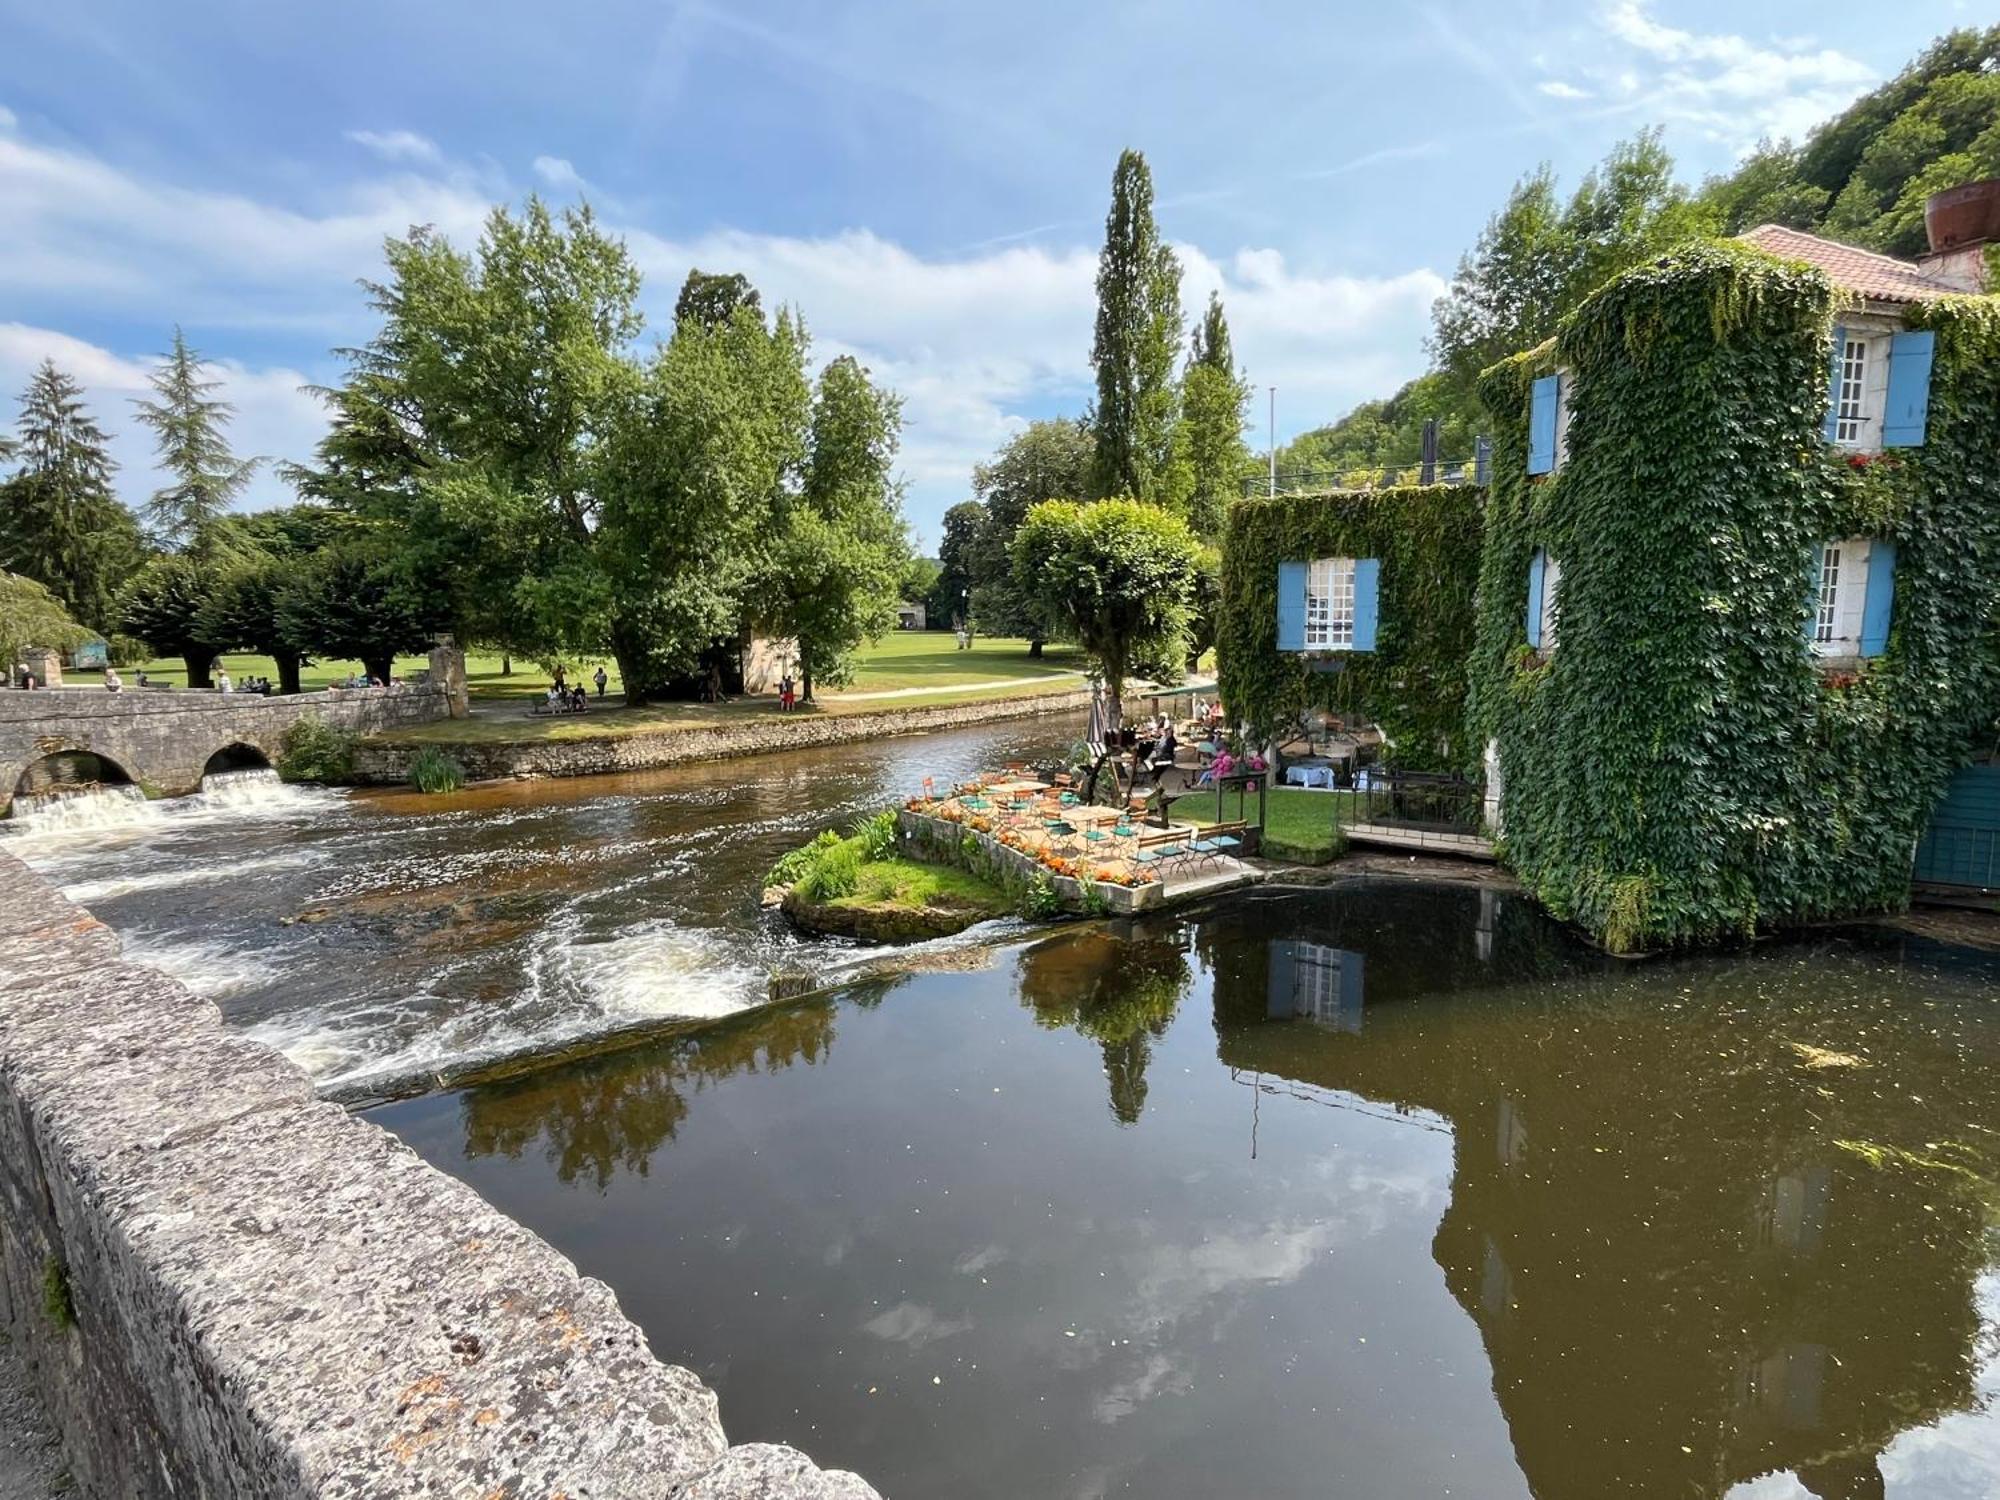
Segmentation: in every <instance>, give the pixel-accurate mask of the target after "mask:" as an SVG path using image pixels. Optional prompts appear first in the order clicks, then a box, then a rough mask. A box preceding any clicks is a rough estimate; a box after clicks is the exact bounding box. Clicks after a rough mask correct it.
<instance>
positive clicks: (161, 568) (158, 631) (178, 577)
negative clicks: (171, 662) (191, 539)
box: [119, 552, 229, 688]
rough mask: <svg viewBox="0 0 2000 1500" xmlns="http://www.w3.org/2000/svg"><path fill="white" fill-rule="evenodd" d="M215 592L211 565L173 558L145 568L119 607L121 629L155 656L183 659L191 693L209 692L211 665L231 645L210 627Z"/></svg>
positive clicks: (177, 555) (165, 557) (179, 555)
mask: <svg viewBox="0 0 2000 1500" xmlns="http://www.w3.org/2000/svg"><path fill="white" fill-rule="evenodd" d="M214 586H215V569H214V567H213V566H212V565H211V564H208V563H204V562H202V561H200V560H199V559H197V558H194V557H189V556H187V555H185V554H183V553H176V552H170V553H166V554H164V555H162V556H159V557H155V558H154V559H153V560H152V561H151V562H149V563H147V564H146V565H145V567H143V568H141V569H140V570H139V572H138V574H137V576H136V577H134V578H133V579H132V581H131V583H130V584H129V585H127V587H126V589H125V591H124V593H123V595H122V596H121V598H120V601H119V628H120V629H122V630H124V631H126V632H127V633H128V634H131V635H136V636H138V637H139V639H141V640H142V641H144V642H145V643H146V644H147V645H149V646H151V647H152V648H153V652H154V654H155V655H158V656H178V657H179V658H180V659H181V660H182V661H183V662H185V663H186V664H187V684H188V686H189V687H191V688H205V687H207V686H209V673H208V668H209V663H211V662H213V661H214V660H215V659H216V657H218V656H220V655H221V654H222V653H223V651H224V650H226V649H227V647H228V645H229V642H228V641H227V640H226V639H224V638H218V637H216V636H213V635H210V634H208V632H207V630H206V629H205V627H204V619H203V616H204V613H205V612H206V610H207V608H208V604H209V596H210V593H211V592H212V590H213V589H214Z"/></svg>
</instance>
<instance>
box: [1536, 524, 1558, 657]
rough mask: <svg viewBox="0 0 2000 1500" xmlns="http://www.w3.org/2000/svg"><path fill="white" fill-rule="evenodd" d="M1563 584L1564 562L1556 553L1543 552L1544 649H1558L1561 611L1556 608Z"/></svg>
mask: <svg viewBox="0 0 2000 1500" xmlns="http://www.w3.org/2000/svg"><path fill="white" fill-rule="evenodd" d="M1561 584H1562V564H1561V563H1560V562H1557V561H1556V558H1555V554H1553V553H1551V552H1549V551H1547V550H1546V549H1545V550H1544V551H1543V553H1542V620H1541V625H1542V647H1541V649H1542V650H1544V651H1553V650H1555V649H1556V621H1557V619H1558V618H1560V612H1559V611H1558V610H1557V609H1556V591H1557V589H1558V588H1559V587H1560V585H1561Z"/></svg>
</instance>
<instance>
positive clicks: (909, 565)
mask: <svg viewBox="0 0 2000 1500" xmlns="http://www.w3.org/2000/svg"><path fill="white" fill-rule="evenodd" d="M943 577H944V566H943V564H941V563H940V562H939V561H938V560H937V559H936V558H935V557H911V558H909V559H908V560H906V561H905V562H904V564H903V575H902V577H901V578H900V579H898V580H897V582H896V591H897V593H898V594H899V595H900V596H901V597H902V598H903V599H905V600H907V601H908V602H910V603H911V604H922V605H925V606H926V607H925V610H924V618H925V623H926V624H928V623H929V621H930V610H929V607H928V606H929V602H930V598H931V595H932V594H933V593H935V592H936V591H937V587H938V582H939V580H940V579H942V578H943Z"/></svg>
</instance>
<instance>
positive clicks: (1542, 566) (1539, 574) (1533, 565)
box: [1528, 547, 1549, 651]
mask: <svg viewBox="0 0 2000 1500" xmlns="http://www.w3.org/2000/svg"><path fill="white" fill-rule="evenodd" d="M1548 566H1549V555H1548V553H1546V552H1544V551H1543V550H1542V549H1541V548H1540V547H1537V548H1536V549H1535V555H1534V556H1533V557H1531V558H1529V559H1528V644H1529V645H1530V646H1532V647H1534V648H1535V649H1536V650H1537V651H1539V650H1541V649H1542V590H1543V588H1544V587H1545V585H1546V583H1547V575H1548Z"/></svg>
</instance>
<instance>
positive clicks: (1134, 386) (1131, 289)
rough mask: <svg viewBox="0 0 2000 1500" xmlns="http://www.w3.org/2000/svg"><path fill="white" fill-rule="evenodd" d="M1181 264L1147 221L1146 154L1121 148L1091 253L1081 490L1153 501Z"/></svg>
mask: <svg viewBox="0 0 2000 1500" xmlns="http://www.w3.org/2000/svg"><path fill="white" fill-rule="evenodd" d="M1181 332H1182V329H1181V267H1180V261H1179V260H1178V259H1177V258H1176V257H1175V255H1174V252H1173V249H1172V247H1171V246H1169V245H1167V244H1165V243H1164V242H1162V240H1161V239H1160V229H1159V225H1158V224H1156V223H1155V222H1154V220H1153V177H1152V173H1151V172H1150V171H1149V170H1148V169H1147V166H1146V158H1145V157H1143V156H1141V155H1140V154H1139V153H1138V152H1137V151H1126V152H1124V153H1122V154H1121V155H1120V156H1119V158H1118V169H1117V171H1116V172H1115V173H1113V174H1112V178H1111V212H1110V213H1109V214H1108V215H1107V216H1106V218H1105V221H1104V249H1103V251H1102V253H1101V254H1100V255H1099V256H1098V260H1097V337H1096V339H1095V341H1094V342H1093V344H1092V345H1091V350H1090V362H1091V364H1092V365H1093V366H1095V367H1096V370H1097V410H1096V412H1095V414H1094V415H1093V417H1092V427H1093V430H1094V432H1095V435H1096V439H1097V447H1096V458H1095V464H1094V468H1093V470H1092V484H1091V488H1092V490H1093V491H1094V492H1095V495H1096V496H1097V497H1098V498H1100V499H1101V498H1104V497H1107V496H1112V495H1130V496H1133V497H1134V498H1136V499H1140V500H1148V501H1157V500H1161V499H1163V498H1165V496H1164V495H1163V494H1162V491H1163V489H1164V487H1165V486H1166V484H1167V477H1168V471H1169V468H1170V466H1171V463H1172V458H1173V451H1172V450H1173V439H1174V424H1175V420H1176V417H1177V415H1178V411H1177V408H1178V405H1179V401H1178V393H1177V392H1176V390H1175V386H1174V364H1175V361H1176V360H1177V359H1178V358H1179V357H1180V348H1181Z"/></svg>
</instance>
